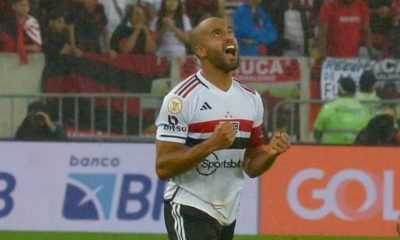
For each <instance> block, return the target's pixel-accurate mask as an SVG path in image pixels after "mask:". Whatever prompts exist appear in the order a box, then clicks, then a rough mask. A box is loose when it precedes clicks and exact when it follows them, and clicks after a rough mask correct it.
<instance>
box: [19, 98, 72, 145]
mask: <svg viewBox="0 0 400 240" xmlns="http://www.w3.org/2000/svg"><path fill="white" fill-rule="evenodd" d="M15 140H23V141H66V140H67V137H66V134H65V132H64V129H63V128H62V127H60V126H58V125H57V124H55V123H54V122H53V121H52V119H51V117H50V113H49V110H48V107H47V105H46V104H44V103H42V102H40V101H36V102H33V103H31V104H29V106H28V112H27V115H26V117H25V118H24V120H23V121H22V123H21V125H20V126H19V127H18V130H17V132H16V134H15Z"/></svg>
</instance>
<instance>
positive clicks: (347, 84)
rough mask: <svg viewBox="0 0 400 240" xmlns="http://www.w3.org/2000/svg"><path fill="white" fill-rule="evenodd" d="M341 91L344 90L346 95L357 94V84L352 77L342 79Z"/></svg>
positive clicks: (340, 82) (340, 83) (340, 80)
mask: <svg viewBox="0 0 400 240" xmlns="http://www.w3.org/2000/svg"><path fill="white" fill-rule="evenodd" d="M339 89H342V90H343V91H344V92H345V94H351V95H354V94H355V92H356V83H355V82H354V80H353V78H351V77H340V79H339Z"/></svg>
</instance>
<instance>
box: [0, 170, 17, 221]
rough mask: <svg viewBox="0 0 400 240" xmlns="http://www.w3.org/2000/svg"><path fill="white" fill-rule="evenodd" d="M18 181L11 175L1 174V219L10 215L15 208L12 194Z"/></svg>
mask: <svg viewBox="0 0 400 240" xmlns="http://www.w3.org/2000/svg"><path fill="white" fill-rule="evenodd" d="M15 185H16V181H15V178H14V176H12V175H11V174H9V173H5V172H0V218H3V217H6V216H7V215H9V214H10V213H11V211H12V209H13V207H14V200H13V198H12V195H11V194H12V192H13V191H14V189H15Z"/></svg>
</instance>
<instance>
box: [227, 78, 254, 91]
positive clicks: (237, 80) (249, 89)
mask: <svg viewBox="0 0 400 240" xmlns="http://www.w3.org/2000/svg"><path fill="white" fill-rule="evenodd" d="M233 80H234V81H236V82H237V83H239V85H240V86H241V87H242V88H243V89H244V90H246V91H248V92H250V93H252V94H254V95H256V91H254V90H253V89H251V88H249V87H247V86H246V85H244V84H243V83H241V82H240V81H239V79H236V78H233Z"/></svg>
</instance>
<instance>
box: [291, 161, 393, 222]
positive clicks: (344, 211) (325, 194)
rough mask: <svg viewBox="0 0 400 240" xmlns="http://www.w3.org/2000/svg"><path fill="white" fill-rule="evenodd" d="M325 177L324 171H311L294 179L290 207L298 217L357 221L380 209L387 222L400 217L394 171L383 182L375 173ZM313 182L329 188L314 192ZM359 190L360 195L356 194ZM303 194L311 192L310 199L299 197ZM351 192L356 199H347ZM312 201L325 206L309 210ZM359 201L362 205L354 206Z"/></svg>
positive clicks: (349, 171) (353, 172)
mask: <svg viewBox="0 0 400 240" xmlns="http://www.w3.org/2000/svg"><path fill="white" fill-rule="evenodd" d="M325 175H326V173H325V172H324V170H322V169H319V168H308V169H304V170H302V171H300V172H298V173H297V174H296V175H295V176H294V177H293V178H292V179H291V181H290V183H289V186H288V192H287V199H288V203H289V206H290V208H291V209H292V210H293V211H294V212H295V213H296V214H297V215H298V216H300V217H302V218H304V219H309V220H318V219H322V218H325V217H327V216H328V215H329V214H333V215H335V216H336V217H338V218H340V219H342V220H347V221H355V220H366V219H369V218H371V217H373V216H374V215H376V214H377V213H378V212H379V211H380V210H383V211H382V218H383V219H384V220H395V219H396V218H397V216H398V215H399V210H396V209H395V206H394V200H395V199H394V198H395V193H394V172H393V171H384V172H383V178H381V179H383V181H380V180H379V179H378V178H377V177H375V176H374V175H373V174H371V173H368V172H366V171H362V170H358V169H344V170H342V171H339V172H337V173H335V174H334V175H333V176H332V177H330V178H329V179H326V176H325ZM313 181H314V182H315V181H318V182H323V183H324V186H325V187H312V188H311V189H310V186H312V184H311V182H313ZM351 184H353V185H351ZM354 184H355V185H354ZM307 185H308V187H307ZM314 185H315V184H314ZM357 186H358V187H357ZM357 189H358V191H359V194H357V192H354V191H357ZM300 191H303V192H304V191H306V192H309V194H310V196H309V198H308V200H305V199H303V200H302V199H301V198H300V197H299V194H300ZM349 191H352V192H351V193H352V195H353V198H352V199H346V194H348V193H349ZM310 199H311V201H310ZM312 201H315V202H320V203H322V204H320V206H319V207H317V208H316V207H309V206H310V205H311V202H312ZM355 202H356V203H358V204H354V203H355ZM355 205H356V206H355Z"/></svg>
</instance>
